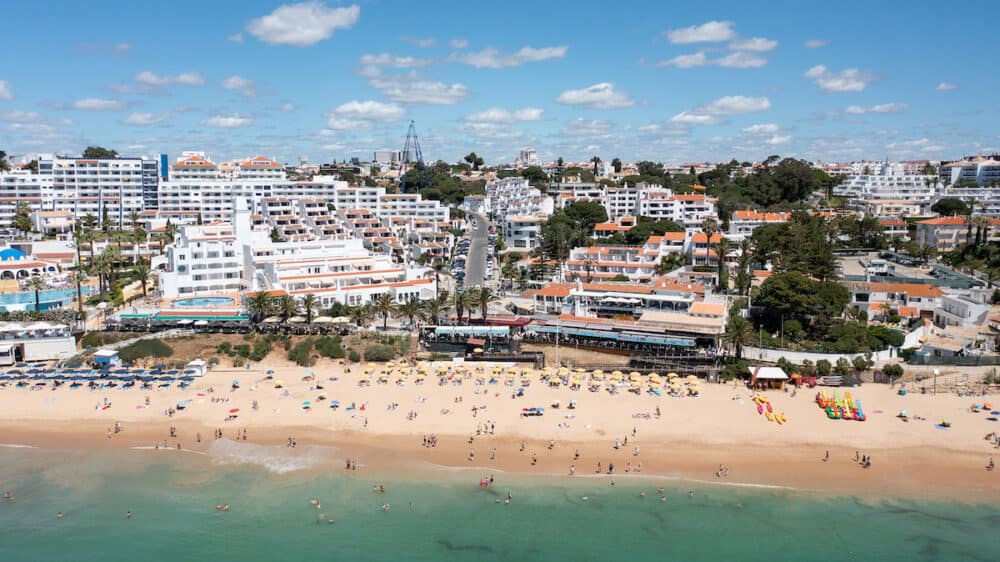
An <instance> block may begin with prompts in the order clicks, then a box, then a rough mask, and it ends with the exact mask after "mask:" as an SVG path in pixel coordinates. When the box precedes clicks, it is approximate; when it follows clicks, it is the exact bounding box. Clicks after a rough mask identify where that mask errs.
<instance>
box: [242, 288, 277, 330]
mask: <svg viewBox="0 0 1000 562" xmlns="http://www.w3.org/2000/svg"><path fill="white" fill-rule="evenodd" d="M273 307H274V300H273V299H272V298H271V295H269V294H268V293H267V291H258V292H256V293H253V294H252V295H248V297H247V311H248V312H250V316H252V317H253V319H254V322H257V323H260V322H262V321H263V320H264V318H266V317H267V315H269V314H270V313H271V310H272V309H273Z"/></svg>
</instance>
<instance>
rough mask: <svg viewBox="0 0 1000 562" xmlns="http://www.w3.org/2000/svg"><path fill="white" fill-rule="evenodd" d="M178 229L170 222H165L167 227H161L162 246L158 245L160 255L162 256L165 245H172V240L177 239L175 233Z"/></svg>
mask: <svg viewBox="0 0 1000 562" xmlns="http://www.w3.org/2000/svg"><path fill="white" fill-rule="evenodd" d="M178 231H180V228H179V227H178V226H177V225H176V224H173V223H171V222H167V225H166V226H164V227H163V244H160V254H161V255H162V254H163V247H164V246H166V245H167V244H173V243H174V240H176V239H177V232H178Z"/></svg>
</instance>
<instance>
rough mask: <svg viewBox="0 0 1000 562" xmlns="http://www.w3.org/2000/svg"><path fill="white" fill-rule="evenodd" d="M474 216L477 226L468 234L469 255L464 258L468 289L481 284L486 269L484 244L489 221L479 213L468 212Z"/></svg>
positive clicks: (487, 238) (487, 241) (487, 234)
mask: <svg viewBox="0 0 1000 562" xmlns="http://www.w3.org/2000/svg"><path fill="white" fill-rule="evenodd" d="M469 214H470V215H472V216H473V217H475V218H476V225H477V227H476V228H474V229H473V230H472V232H471V233H470V234H469V237H470V239H471V241H472V242H471V243H470V244H469V256H468V257H467V258H466V260H465V286H466V287H467V288H469V289H471V288H473V287H475V286H476V285H482V284H483V272H485V271H486V245H487V244H489V241H490V239H489V223H487V222H486V217H484V216H483V215H480V214H479V213H469Z"/></svg>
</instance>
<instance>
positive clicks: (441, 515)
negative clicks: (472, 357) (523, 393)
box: [0, 448, 1000, 562]
mask: <svg viewBox="0 0 1000 562" xmlns="http://www.w3.org/2000/svg"><path fill="white" fill-rule="evenodd" d="M240 455H241V456H239V457H236V456H229V457H221V458H220V457H213V456H206V455H198V454H193V453H177V452H174V451H171V452H167V451H149V450H129V451H92V452H84V451H70V450H58V451H57V450H41V449H23V448H0V489H3V490H8V489H10V490H13V491H14V493H15V498H14V500H13V501H0V560H2V561H5V562H15V561H22V560H31V561H36V560H74V561H86V560H93V561H114V560H123V561H129V562H134V561H136V560H143V561H159V560H170V561H179V560H210V561H228V560H239V561H248V560H414V561H420V560H428V561H431V560H433V561H451V560H474V561H490V560H509V561H523V560H545V561H559V560H572V561H583V560H601V561H613V560H627V561H641V560H658V561H662V560H818V561H823V562H829V561H831V560H908V561H919V560H947V561H954V560H983V561H993V562H995V561H996V560H1000V538H998V536H997V530H998V528H1000V510H998V509H997V508H996V507H995V506H987V505H963V504H957V503H941V502H923V501H914V500H886V499H881V500H866V499H864V498H853V497H841V498H831V497H828V496H820V495H816V494H812V493H804V492H795V491H789V490H777V489H761V488H743V487H735V486H715V485H701V486H700V487H695V486H692V485H689V484H687V483H685V482H682V481H678V480H666V479H664V480H659V479H654V478H649V479H646V480H643V481H637V480H625V479H619V481H618V483H617V485H615V486H613V487H612V486H610V485H609V481H608V480H607V479H606V478H578V479H576V480H573V481H568V479H565V478H559V479H556V478H534V479H527V478H525V477H515V478H512V477H507V476H505V475H503V474H499V475H498V477H499V478H498V480H497V482H496V483H495V484H494V486H493V487H492V488H490V489H486V488H481V487H479V486H478V479H479V478H480V476H482V475H481V474H479V473H478V472H474V471H454V472H448V471H442V472H440V473H438V474H434V473H433V472H430V471H428V472H426V475H425V473H424V472H416V473H409V474H406V475H404V476H400V477H396V478H393V477H389V476H378V475H370V474H367V473H366V472H365V471H364V470H359V471H358V472H356V473H345V472H344V471H343V467H342V465H341V464H339V463H336V462H332V461H331V462H325V461H324V462H312V461H315V460H316V459H319V458H322V456H321V455H320V456H312V455H309V454H304V456H299V457H296V459H294V462H293V461H289V462H283V461H281V459H280V457H275V456H274V455H273V454H272V452H271V451H260V450H253V449H248V450H246V451H243V452H242V453H240ZM220 459H222V460H223V461H224V462H220ZM226 459H228V460H226ZM236 461H239V462H236ZM376 482H379V483H382V484H384V485H385V486H386V488H387V489H386V492H385V494H384V495H383V494H376V493H373V492H372V485H373V483H376ZM660 486H663V487H665V488H666V492H667V497H668V500H667V501H666V502H661V501H660V500H659V497H658V496H657V488H658V487H660ZM508 490H510V491H511V493H512V494H513V501H512V502H511V503H510V505H504V504H503V503H502V502H501V503H499V504H498V503H495V500H496V499H497V498H500V499H503V498H506V494H507V491H508ZM642 490H645V491H646V493H647V495H646V497H644V498H642V497H640V496H639V492H640V491H642ZM689 490H694V491H695V495H694V496H693V497H689V495H688V491H689ZM584 495H586V496H588V497H589V500H588V501H583V500H581V496H584ZM313 497H315V498H317V499H319V500H320V502H321V506H322V507H321V509H319V510H317V509H316V508H315V507H313V506H312V505H310V504H309V500H310V498H313ZM219 502H222V503H228V504H230V506H231V511H230V512H228V513H226V512H221V513H220V512H217V511H216V509H215V505H216V503H219ZM383 503H388V504H390V506H391V510H390V511H389V512H383V511H382V510H381V506H382V504H383ZM59 511H62V512H64V513H65V515H64V517H63V518H62V519H57V518H56V513H57V512H59ZM127 511H132V512H133V517H132V519H131V520H129V519H127V518H126V512H127ZM320 513H322V514H323V517H324V518H329V517H332V518H335V523H333V524H329V523H326V522H322V523H319V522H318V521H319V516H320Z"/></svg>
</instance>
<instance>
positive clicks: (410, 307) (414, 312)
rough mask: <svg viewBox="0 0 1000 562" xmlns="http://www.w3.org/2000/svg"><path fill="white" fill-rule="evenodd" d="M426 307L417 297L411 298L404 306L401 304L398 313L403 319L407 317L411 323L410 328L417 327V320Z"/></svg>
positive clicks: (397, 309)
mask: <svg viewBox="0 0 1000 562" xmlns="http://www.w3.org/2000/svg"><path fill="white" fill-rule="evenodd" d="M423 309H424V305H423V304H422V303H421V302H420V299H418V298H417V297H414V296H411V297H410V298H408V299H406V301H404V302H403V303H402V304H400V305H399V306H398V307H397V308H396V311H397V312H398V313H399V314H400V315H401V316H403V317H405V318H406V319H407V320H408V321H409V322H410V326H411V327H413V326H416V323H415V320H416V319H417V318H418V317H420V315H421V312H423Z"/></svg>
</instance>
